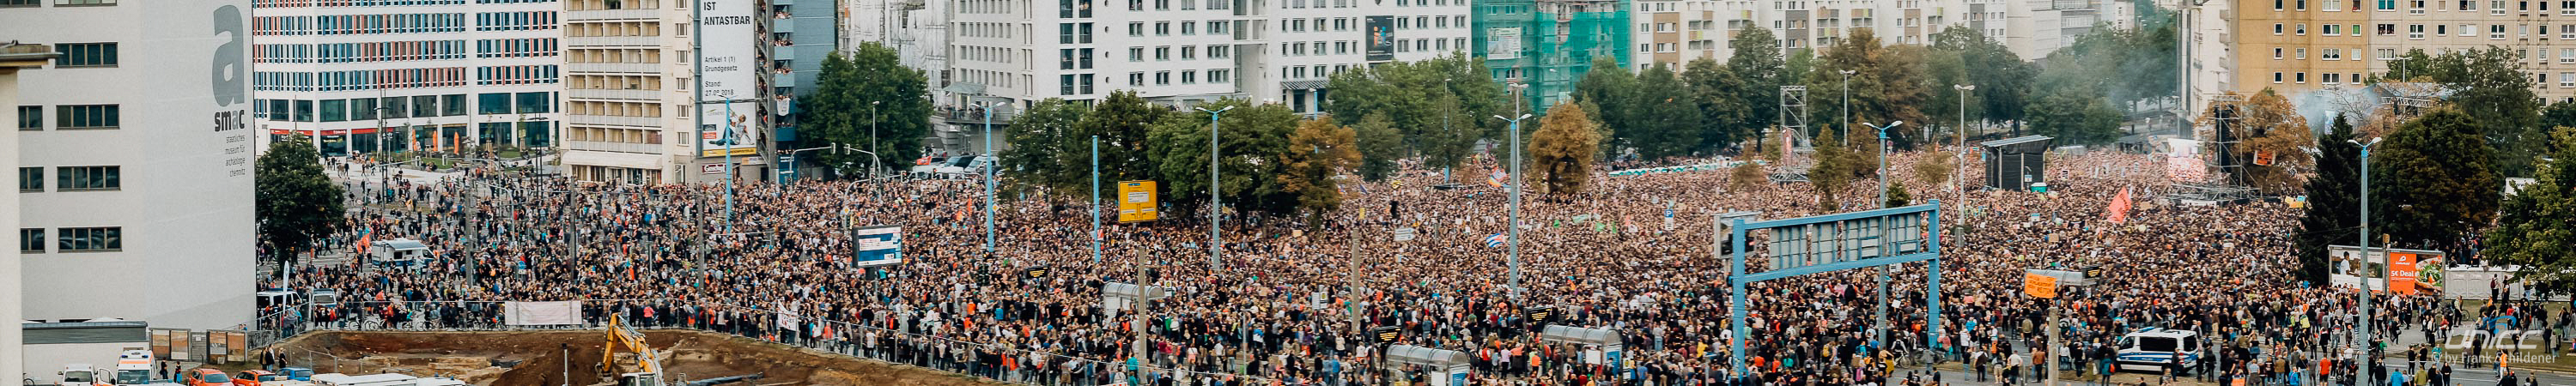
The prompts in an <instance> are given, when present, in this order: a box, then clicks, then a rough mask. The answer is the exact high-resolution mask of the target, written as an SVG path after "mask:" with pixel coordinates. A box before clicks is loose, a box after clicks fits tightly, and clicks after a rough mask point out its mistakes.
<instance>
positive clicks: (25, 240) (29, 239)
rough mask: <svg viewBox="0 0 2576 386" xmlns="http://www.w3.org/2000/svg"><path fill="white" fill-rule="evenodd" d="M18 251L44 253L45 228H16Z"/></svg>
mask: <svg viewBox="0 0 2576 386" xmlns="http://www.w3.org/2000/svg"><path fill="white" fill-rule="evenodd" d="M18 253H45V228H20V229H18Z"/></svg>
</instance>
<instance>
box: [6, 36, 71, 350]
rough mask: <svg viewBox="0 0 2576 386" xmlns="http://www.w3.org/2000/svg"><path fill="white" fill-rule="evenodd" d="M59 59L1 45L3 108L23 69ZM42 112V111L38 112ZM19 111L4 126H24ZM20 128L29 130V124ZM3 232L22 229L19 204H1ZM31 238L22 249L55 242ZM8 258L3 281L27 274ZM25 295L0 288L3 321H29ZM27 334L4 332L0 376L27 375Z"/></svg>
mask: <svg viewBox="0 0 2576 386" xmlns="http://www.w3.org/2000/svg"><path fill="white" fill-rule="evenodd" d="M0 38H7V37H0ZM58 55H59V54H56V53H54V49H53V47H47V46H45V45H43V44H25V43H0V106H17V105H18V70H19V69H39V68H45V64H46V63H50V62H53V60H54V57H56V56H58ZM42 109H43V108H38V110H42ZM18 110H19V109H16V108H5V109H0V118H7V119H6V120H0V122H24V121H20V120H19V119H21V117H19V116H18V115H19V114H20V113H21V112H20V111H18ZM35 119H38V120H42V119H44V117H41V116H38V117H35ZM38 124H40V125H41V124H42V123H38ZM18 125H19V126H26V124H25V123H19V124H18ZM17 148H18V133H17V132H14V131H12V132H8V133H6V134H0V149H17ZM17 168H18V157H0V169H17ZM0 229H19V228H18V200H0ZM27 236H28V235H27V234H26V232H25V231H20V233H19V236H18V237H19V239H18V245H19V247H18V248H19V249H22V250H23V249H26V248H27V245H28V244H29V243H34V244H43V243H45V242H48V241H52V240H46V239H41V238H37V239H29V238H27ZM8 256H9V258H7V259H0V277H6V278H17V277H20V276H19V275H23V274H25V273H24V272H25V271H24V270H23V269H22V268H23V267H22V265H21V264H20V261H21V260H22V259H25V258H26V257H27V256H26V254H25V253H24V252H15V251H13V252H9V254H8ZM25 291H26V288H24V286H21V285H18V284H17V283H9V284H0V320H26V319H24V318H20V317H18V316H19V315H22V314H23V313H25V310H23V309H20V308H21V307H23V306H24V305H25V304H26V292H25ZM24 332H25V329H23V328H0V374H23V373H25V372H24V371H20V369H24V368H27V367H26V363H25V360H26V353H27V351H26V350H24V349H20V348H19V346H20V345H21V344H23V343H24V342H25V341H26V339H25V335H24ZM7 384H9V381H8V380H5V379H0V385H7Z"/></svg>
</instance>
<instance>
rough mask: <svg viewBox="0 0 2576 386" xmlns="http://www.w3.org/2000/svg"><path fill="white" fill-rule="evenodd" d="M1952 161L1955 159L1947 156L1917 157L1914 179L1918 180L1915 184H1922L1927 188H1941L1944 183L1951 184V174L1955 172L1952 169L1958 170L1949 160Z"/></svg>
mask: <svg viewBox="0 0 2576 386" xmlns="http://www.w3.org/2000/svg"><path fill="white" fill-rule="evenodd" d="M1951 159H1953V158H1952V157H1947V156H1938V157H1916V158H1915V160H1914V178H1916V179H1917V180H1916V181H1915V183H1920V184H1923V185H1926V186H1939V185H1941V184H1942V183H1946V182H1950V172H1951V171H1953V170H1952V169H1956V165H1952V164H1950V162H1949V160H1951Z"/></svg>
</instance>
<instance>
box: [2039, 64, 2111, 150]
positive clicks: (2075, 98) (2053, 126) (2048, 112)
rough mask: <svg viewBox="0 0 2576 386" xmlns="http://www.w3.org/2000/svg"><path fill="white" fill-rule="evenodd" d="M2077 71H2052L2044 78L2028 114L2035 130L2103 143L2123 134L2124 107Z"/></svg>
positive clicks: (2069, 140)
mask: <svg viewBox="0 0 2576 386" xmlns="http://www.w3.org/2000/svg"><path fill="white" fill-rule="evenodd" d="M2073 76H2077V75H2076V74H2065V73H2052V74H2047V75H2043V76H2042V78H2041V79H2040V87H2039V88H2038V89H2039V90H2043V91H2040V92H2039V94H2038V95H2034V96H2032V97H2031V104H2030V107H2029V111H2028V112H2027V114H2028V115H2029V116H2030V118H2029V119H2030V127H2031V128H2032V131H2033V133H2035V134H2040V135H2047V136H2051V137H2057V140H2058V141H2062V142H2060V143H2068V144H2103V143H2110V142H2111V141H2114V140H2118V139H2119V138H2120V119H2121V114H2120V110H2119V109H2117V108H2113V107H2111V102H2110V101H2109V100H2107V99H2105V98H2103V97H2102V93H2101V92H2100V91H2099V90H2097V89H2094V87H2099V86H2094V85H2092V83H2091V82H2088V81H2084V80H2080V79H2074V78H2072V77H2073Z"/></svg>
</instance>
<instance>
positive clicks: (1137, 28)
mask: <svg viewBox="0 0 2576 386" xmlns="http://www.w3.org/2000/svg"><path fill="white" fill-rule="evenodd" d="M1127 36H1145V22H1141V21H1131V22H1127Z"/></svg>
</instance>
